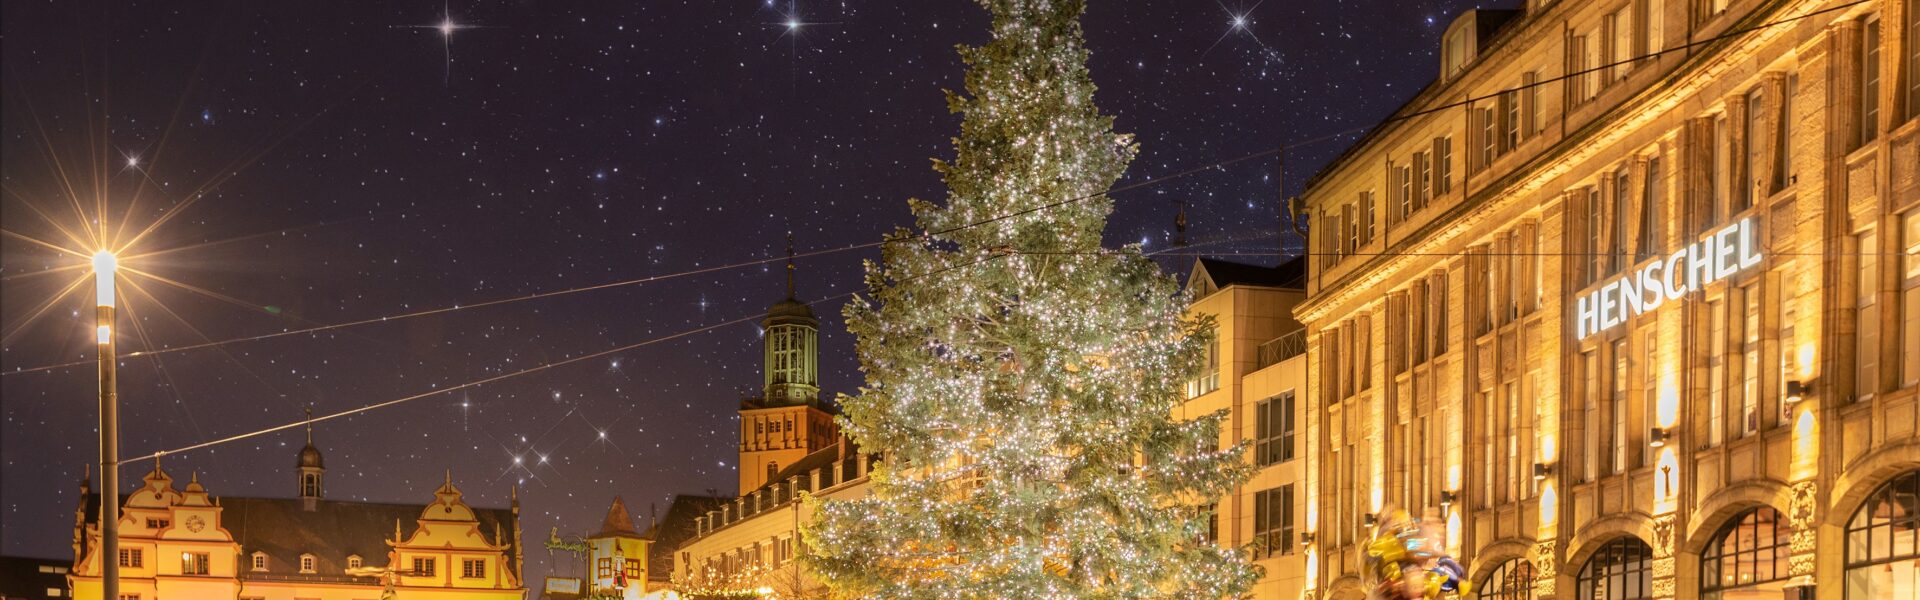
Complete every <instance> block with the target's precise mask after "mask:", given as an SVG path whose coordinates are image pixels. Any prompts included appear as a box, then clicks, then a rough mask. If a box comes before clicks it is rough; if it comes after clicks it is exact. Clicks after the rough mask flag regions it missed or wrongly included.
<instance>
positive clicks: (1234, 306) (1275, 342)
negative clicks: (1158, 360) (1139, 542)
mask: <svg viewBox="0 0 1920 600" xmlns="http://www.w3.org/2000/svg"><path fill="white" fill-rule="evenodd" d="M1305 267H1306V264H1305V261H1303V260H1295V261H1292V262H1289V263H1286V264H1283V265H1281V266H1280V267H1277V268H1269V267H1257V266H1251V265H1243V264H1237V263H1232V262H1227V261H1222V260H1214V259H1206V258H1203V259H1199V260H1197V261H1195V262H1194V267H1193V271H1192V273H1191V275H1190V276H1189V277H1188V278H1187V288H1188V291H1189V293H1191V294H1192V296H1193V304H1192V305H1190V306H1189V307H1188V310H1189V311H1190V314H1192V315H1196V316H1198V315H1205V316H1210V317H1212V318H1213V319H1214V324H1215V330H1214V333H1215V336H1216V337H1215V340H1214V343H1213V346H1212V347H1211V348H1210V349H1209V350H1208V353H1207V366H1206V368H1205V369H1203V370H1202V371H1201V373H1200V375H1199V377H1196V378H1195V379H1194V380H1193V381H1190V382H1188V384H1187V397H1188V398H1187V401H1186V402H1184V403H1182V404H1181V405H1180V407H1179V408H1178V409H1177V414H1175V415H1174V416H1175V417H1178V418H1196V417H1200V416H1204V415H1209V414H1213V413H1216V412H1219V411H1223V410H1224V411H1226V414H1227V417H1226V421H1225V422H1224V423H1222V426H1221V432H1220V447H1222V448H1230V447H1233V446H1234V445H1235V444H1240V443H1243V442H1244V443H1247V444H1248V448H1247V450H1248V455H1247V461H1248V462H1249V463H1251V464H1253V465H1254V467H1255V469H1256V470H1255V472H1254V476H1253V479H1252V480H1250V481H1248V482H1247V483H1246V484H1245V485H1243V486H1241V487H1240V489H1239V490H1238V491H1236V492H1235V493H1234V494H1233V495H1231V496H1229V497H1226V498H1221V499H1219V500H1218V501H1217V503H1215V504H1214V512H1213V518H1212V520H1211V521H1210V523H1211V525H1212V527H1210V528H1209V529H1210V531H1211V534H1212V536H1213V537H1214V539H1215V540H1216V541H1218V542H1219V543H1220V544H1222V545H1224V546H1229V547H1236V548H1238V547H1251V548H1252V549H1253V551H1252V552H1253V553H1252V555H1251V556H1249V557H1248V558H1250V559H1251V560H1252V561H1253V563H1254V564H1255V565H1258V566H1260V567H1261V568H1262V569H1263V575H1262V577H1261V578H1260V580H1259V581H1258V582H1256V583H1255V584H1254V587H1253V589H1252V590H1250V593H1251V597H1252V598H1275V599H1288V600H1291V599H1294V598H1299V597H1300V591H1301V590H1303V589H1306V588H1307V587H1308V584H1307V581H1308V578H1309V577H1311V575H1310V574H1311V573H1312V569H1311V568H1310V567H1311V565H1310V563H1309V561H1308V558H1307V552H1306V549H1307V547H1306V546H1305V545H1304V544H1302V542H1303V541H1305V540H1306V538H1305V537H1304V534H1305V533H1306V532H1307V531H1308V529H1309V528H1308V527H1307V526H1306V525H1307V511H1306V506H1307V502H1306V500H1307V486H1306V481H1307V479H1308V475H1309V474H1310V471H1309V468H1308V466H1307V465H1308V464H1309V462H1310V461H1309V459H1308V450H1309V447H1308V446H1307V445H1306V440H1307V435H1306V433H1307V431H1306V429H1305V427H1303V426H1302V425H1303V424H1304V420H1303V417H1305V415H1306V414H1307V412H1308V411H1309V410H1310V407H1309V405H1308V403H1307V402H1306V398H1307V396H1306V393H1307V385H1306V383H1307V357H1306V339H1307V338H1306V328H1304V327H1302V326H1301V325H1300V322H1299V321H1295V320H1294V319H1293V307H1294V306H1295V305H1297V304H1299V302H1300V301H1301V300H1302V299H1304V298H1305V297H1306V287H1305V285H1306V282H1305V281H1304V279H1303V277H1304V275H1305V270H1306V269H1305ZM1256 542H1257V543H1256Z"/></svg>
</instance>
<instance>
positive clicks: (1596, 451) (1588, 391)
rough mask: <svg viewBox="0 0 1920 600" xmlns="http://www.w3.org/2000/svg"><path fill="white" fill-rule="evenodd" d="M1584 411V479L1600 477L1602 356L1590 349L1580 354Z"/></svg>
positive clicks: (1582, 454) (1582, 423) (1582, 424)
mask: <svg viewBox="0 0 1920 600" xmlns="http://www.w3.org/2000/svg"><path fill="white" fill-rule="evenodd" d="M1580 375H1581V378H1582V379H1583V381H1582V382H1581V383H1582V385H1581V390H1582V391H1584V392H1585V393H1583V394H1581V402H1582V405H1583V407H1582V412H1583V413H1584V414H1582V415H1581V417H1582V418H1581V420H1580V428H1581V429H1583V430H1585V431H1584V432H1583V433H1585V434H1586V435H1585V436H1584V437H1585V438H1586V439H1585V444H1584V445H1585V446H1586V451H1585V452H1582V453H1581V457H1580V458H1581V462H1582V463H1583V464H1582V465H1581V466H1582V467H1583V469H1582V471H1584V472H1583V473H1582V475H1583V477H1582V478H1581V480H1582V481H1593V480H1595V479H1599V478H1600V462H1601V461H1600V394H1601V392H1600V356H1599V352H1597V351H1592V350H1589V351H1587V352H1583V353H1581V354H1580Z"/></svg>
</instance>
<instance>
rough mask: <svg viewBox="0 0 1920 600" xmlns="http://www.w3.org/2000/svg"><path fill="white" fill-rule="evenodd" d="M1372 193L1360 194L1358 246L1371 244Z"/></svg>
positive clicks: (1372, 232)
mask: <svg viewBox="0 0 1920 600" xmlns="http://www.w3.org/2000/svg"><path fill="white" fill-rule="evenodd" d="M1373 215H1374V206H1373V191H1372V190H1368V191H1364V192H1360V244H1361V245H1366V244H1371V243H1373V234H1374V231H1373V219H1374V216H1373Z"/></svg>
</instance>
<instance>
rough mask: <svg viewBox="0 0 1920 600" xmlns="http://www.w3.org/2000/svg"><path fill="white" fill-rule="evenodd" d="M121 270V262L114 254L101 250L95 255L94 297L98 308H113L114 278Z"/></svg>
mask: <svg viewBox="0 0 1920 600" xmlns="http://www.w3.org/2000/svg"><path fill="white" fill-rule="evenodd" d="M119 269H120V260H119V259H117V258H114V256H113V253H112V252H108V251H106V250H101V251H99V252H96V253H94V255H93V280H94V297H95V298H97V299H98V304H96V306H113V276H114V273H115V272H116V271H118V270H119Z"/></svg>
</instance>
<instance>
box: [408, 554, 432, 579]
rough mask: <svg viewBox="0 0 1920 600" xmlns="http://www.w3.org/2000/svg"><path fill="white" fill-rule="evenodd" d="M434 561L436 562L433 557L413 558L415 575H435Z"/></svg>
mask: <svg viewBox="0 0 1920 600" xmlns="http://www.w3.org/2000/svg"><path fill="white" fill-rule="evenodd" d="M433 563H434V560H433V559H431V558H419V557H415V558H414V559H413V574H414V576H416V577H432V576H433V571H434V569H433V566H434V565H433Z"/></svg>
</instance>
